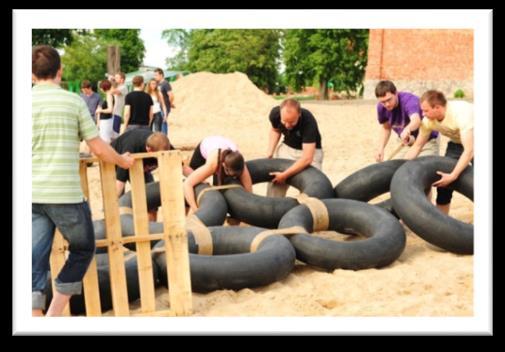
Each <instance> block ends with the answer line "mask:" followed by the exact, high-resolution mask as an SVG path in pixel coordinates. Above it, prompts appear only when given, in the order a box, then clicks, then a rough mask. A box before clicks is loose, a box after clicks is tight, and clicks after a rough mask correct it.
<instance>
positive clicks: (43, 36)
mask: <svg viewBox="0 0 505 352" xmlns="http://www.w3.org/2000/svg"><path fill="white" fill-rule="evenodd" d="M72 33H78V34H86V33H87V31H86V30H85V29H36V28H34V29H32V45H33V46H35V45H40V44H46V45H50V46H52V47H54V48H61V47H63V46H64V45H70V44H72V39H73V37H72Z"/></svg>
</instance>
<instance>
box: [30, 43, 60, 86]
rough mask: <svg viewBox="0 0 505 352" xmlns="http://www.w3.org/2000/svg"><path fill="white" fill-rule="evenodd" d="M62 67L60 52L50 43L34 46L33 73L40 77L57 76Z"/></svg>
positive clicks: (49, 77)
mask: <svg viewBox="0 0 505 352" xmlns="http://www.w3.org/2000/svg"><path fill="white" fill-rule="evenodd" d="M60 67H61V59H60V54H58V52H57V51H56V49H54V48H53V47H51V46H49V45H37V46H34V47H33V48H32V73H33V74H34V75H35V77H37V78H38V79H51V78H55V77H56V74H57V73H58V70H59V69H60Z"/></svg>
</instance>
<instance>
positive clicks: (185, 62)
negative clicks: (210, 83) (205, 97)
mask: <svg viewBox="0 0 505 352" xmlns="http://www.w3.org/2000/svg"><path fill="white" fill-rule="evenodd" d="M163 35H164V37H165V38H166V39H167V40H168V41H169V44H172V45H174V44H175V45H178V46H180V48H181V51H180V52H179V55H178V56H176V57H175V58H174V59H173V60H171V61H170V63H171V64H172V65H171V68H174V69H180V70H188V71H192V72H197V71H210V72H215V73H228V72H235V71H239V72H243V73H245V74H246V75H247V76H248V77H249V79H251V81H252V82H254V83H255V84H256V85H257V86H258V87H260V88H262V89H266V90H268V91H269V92H271V91H273V90H274V88H275V85H276V80H277V75H278V66H279V57H280V51H279V50H280V42H279V38H280V31H279V30H274V29H196V30H191V31H183V30H169V31H164V32H163Z"/></svg>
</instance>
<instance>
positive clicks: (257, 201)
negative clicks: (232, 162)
mask: <svg viewBox="0 0 505 352" xmlns="http://www.w3.org/2000/svg"><path fill="white" fill-rule="evenodd" d="M293 163H294V161H293V160H287V159H256V160H249V161H247V168H248V169H249V172H250V174H251V178H252V182H253V184H256V183H261V182H269V181H270V180H272V176H271V175H270V172H274V171H284V170H286V169H287V168H288V167H290V166H291V165H292V164H293ZM287 183H288V184H289V185H291V186H293V187H295V188H297V189H298V190H300V191H301V192H303V193H305V194H307V195H308V196H310V197H315V198H319V199H325V198H333V197H334V192H333V186H332V185H331V181H330V180H329V179H328V177H327V176H326V175H325V174H324V173H322V172H321V171H320V170H318V169H316V168H315V167H313V166H309V167H307V168H306V169H304V170H303V171H301V172H299V173H298V174H296V175H294V176H292V177H290V178H288V179H287ZM223 194H224V197H225V198H226V201H227V203H228V207H229V212H230V215H231V216H232V217H233V218H235V219H238V220H240V221H242V222H245V223H247V224H250V225H254V226H259V227H264V228H270V229H272V228H277V225H278V224H279V221H280V219H281V218H282V216H283V215H284V214H285V213H286V212H287V211H288V210H290V209H292V208H293V207H295V206H297V205H298V204H299V203H298V202H297V201H296V200H295V199H294V198H290V197H283V198H273V197H264V196H258V195H255V194H252V193H249V192H246V191H245V190H244V189H240V188H232V189H228V190H225V191H223Z"/></svg>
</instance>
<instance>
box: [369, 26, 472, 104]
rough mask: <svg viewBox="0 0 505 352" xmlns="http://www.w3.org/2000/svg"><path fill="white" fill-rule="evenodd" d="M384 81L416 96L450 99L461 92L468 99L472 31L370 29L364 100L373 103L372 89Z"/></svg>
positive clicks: (470, 80)
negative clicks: (431, 92)
mask: <svg viewBox="0 0 505 352" xmlns="http://www.w3.org/2000/svg"><path fill="white" fill-rule="evenodd" d="M383 79H388V80H391V81H393V82H394V83H395V85H396V87H397V88H398V89H399V90H404V91H411V92H413V93H415V94H418V95H421V94H422V93H423V92H424V91H426V90H428V89H437V90H441V91H442V92H444V93H445V94H446V96H447V97H448V98H453V97H454V92H455V91H456V90H458V89H462V90H463V91H464V93H465V97H470V98H471V97H472V96H473V30H468V29H371V30H370V39H369V44H368V65H367V68H366V74H365V82H364V85H365V91H364V98H365V99H375V85H376V84H377V82H378V81H380V80H383Z"/></svg>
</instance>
